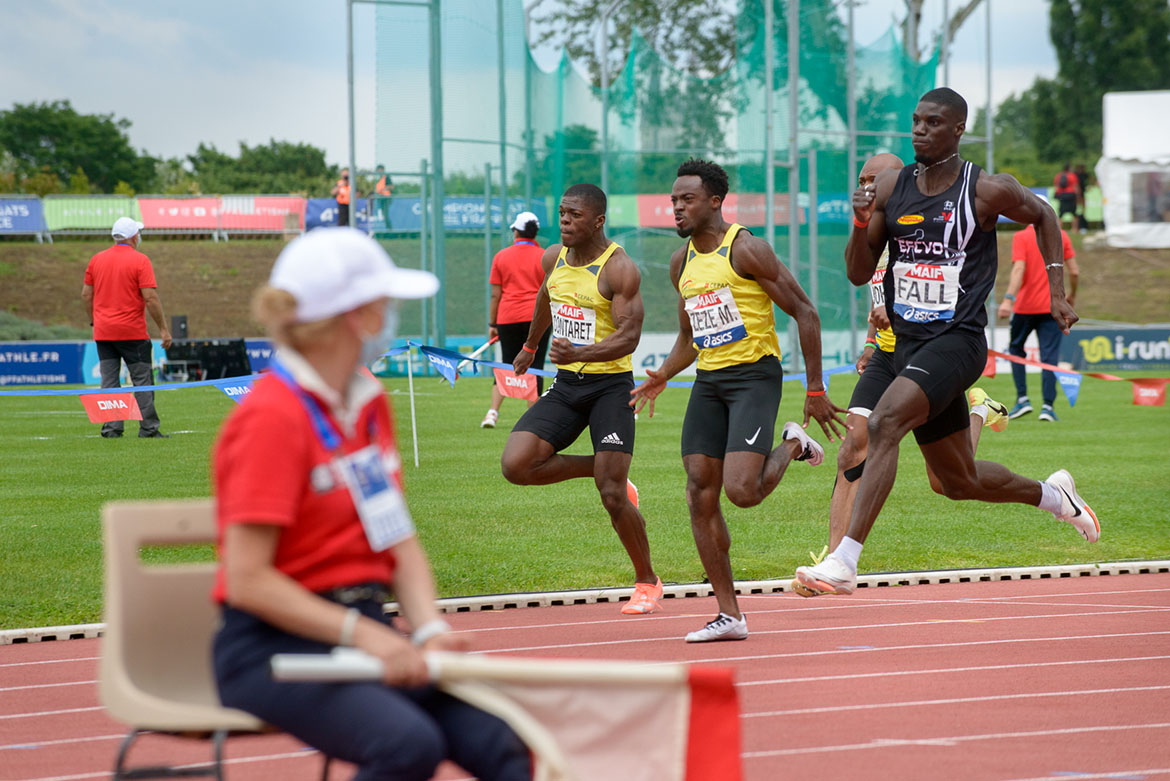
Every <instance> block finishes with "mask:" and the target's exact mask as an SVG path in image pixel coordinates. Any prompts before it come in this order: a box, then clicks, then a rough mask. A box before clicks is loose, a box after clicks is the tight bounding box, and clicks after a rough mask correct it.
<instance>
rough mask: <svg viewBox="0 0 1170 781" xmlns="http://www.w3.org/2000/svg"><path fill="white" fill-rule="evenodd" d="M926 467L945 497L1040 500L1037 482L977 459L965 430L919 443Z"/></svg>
mask: <svg viewBox="0 0 1170 781" xmlns="http://www.w3.org/2000/svg"><path fill="white" fill-rule="evenodd" d="M921 447H922V455H923V457H924V458H925V459H926V465H927V468H928V469H930V470H931V471H933V472H934V474H935V475H936V477H937V479H938V481H939V483H940V485H941V487H942V490H941V491H940V493H941V494H942V495H943V496H945V497H947V498H948V499H956V500H957V499H978V500H979V501H981V502H995V503H1007V502H1015V503H1017V504H1030V505H1032V506H1033V507H1035V506H1038V505H1039V504H1040V497H1041V489H1040V483H1039V482H1037V481H1036V480H1032V479H1030V478H1027V477H1024V476H1023V475H1017V474H1016V473H1015V472H1012V471H1011V470H1010V469H1008V468H1007V467H1005V466H1003V465H1002V464H997V463H995V462H993V461H976V460H975V456H974V454H973V453H972V450H971V440H970V438H969V435H968V434H967V432H966V431H956V432H955V433H954V434H951V435H950V436H949V437H944V438H943V439H940V440H939V441H937V442H931V443H930V444H929V445H922V446H921Z"/></svg>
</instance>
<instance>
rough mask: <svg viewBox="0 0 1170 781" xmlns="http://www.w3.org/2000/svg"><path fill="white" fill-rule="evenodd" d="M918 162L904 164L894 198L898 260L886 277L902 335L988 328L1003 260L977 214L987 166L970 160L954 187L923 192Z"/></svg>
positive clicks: (891, 216)
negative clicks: (989, 309) (977, 197)
mask: <svg viewBox="0 0 1170 781" xmlns="http://www.w3.org/2000/svg"><path fill="white" fill-rule="evenodd" d="M914 168H915V166H914V165H908V166H906V167H905V168H903V169H902V171H901V173H900V174H898V181H897V183H896V184H895V185H894V192H893V193H891V194H890V198H889V201H887V203H886V234H887V235H888V236H889V247H890V261H889V266H888V267H887V269H886V276H885V280H884V283H885V293H886V311H887V313H888V314H889V317H890V323H891V324H892V325H893V328H894V335H895V336H896V337H897V338H898V340H899V341H900V340H902V339H918V340H921V339H929V338H931V337H934V336H938V335H939V334H943V333H946V332H948V331H951V330H963V331H978V332H982V330H983V328H984V327H985V326H986V325H987V312H986V310H985V309H984V308H983V305H984V302H985V301H986V300H987V296H988V295H989V294H990V293H991V292H992V290H993V289H994V287H995V273H996V271H997V269H998V267H999V251H998V249H997V247H996V242H995V228H994V227H993V228H992V229H991V230H989V231H985V230H983V228H981V227H980V226H979V222H978V220H977V219H976V216H975V183H976V182H977V181H978V179H979V174H980V172H981V171H982V169H981V168H980V167H979V166H977V165H975V164H974V163H971V162H967V161H964V162H963V165H962V167H961V168H960V169H959V176H958V178H957V179H955V183H954V184H952V185H951V186H950V187H949V188H947V189H946V191H944V192H942V193H940V194H938V195H923V194H922V193H921V192H920V191H919V190H918V185H917V181H916V180H917V177H915V176H914Z"/></svg>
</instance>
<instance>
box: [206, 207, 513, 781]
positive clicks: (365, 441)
mask: <svg viewBox="0 0 1170 781" xmlns="http://www.w3.org/2000/svg"><path fill="white" fill-rule="evenodd" d="M438 288H439V281H438V280H437V279H436V278H435V276H434V275H433V274H430V273H428V272H425V271H411V270H406V269H399V268H397V267H395V266H394V264H393V262H391V260H390V258H389V256H387V255H386V252H385V250H383V249H382V247H381V246H380V245H379V244H378V243H377V242H375V241H374V240H373V239H371V238H370V237H369V236H366V235H364V234H362V233H359V232H358V231H355V230H353V229H349V228H324V229H321V230H317V231H313V232H311V233H308V234H306V235H305V236H302V237H300V238H297V239H294V240H293V241H292V242H291V243H290V244H289V245H288V246H287V247H286V248H285V249H284V251H283V252H281V253H280V257H278V258H277V260H276V265H275V266H274V267H273V269H272V273H271V275H270V277H269V280H268V285H267V286H266V287H263V288H261V289H260V290H259V291H258V292H257V294H256V296H255V298H254V309H255V313H256V319H257V320H258V321H260V322H261V323H263V324H264V325H265V326H266V327H267V329H268V332H269V334H270V336H271V337H272V339H273V341H274V342H276V344H277V345H278V349H277V353H276V359H275V360H274V361H273V364H272V367H271V371H269V372H267V373H266V374H265V375H264V376H263V377H261V378H260V379H259V380H257V381H256V386H255V390H254V391H253V392H252V393H251V395H249V396H248V398H247V399H246V400H245V401H244V403H243V404H241V405H240V406H239V407H237V408H236V409H235V411H234V412H233V413H232V414H231V416H230V417H229V418H228V419H227V421H226V422H225V423H224V425H223V428H222V430H221V431H220V434H219V438H218V440H217V441H216V444H215V452H214V478H213V479H214V485H215V494H216V513H217V523H218V525H219V545H218V554H219V560H220V564H219V571H218V572H217V573H216V582H215V589H214V592H213V598H214V599H215V600H216V601H217V602H218V603H219V604H220V606H221V609H222V614H221V620H220V627H219V630H218V632H217V633H216V636H215V641H214V644H213V649H212V656H213V664H214V670H215V678H216V683H217V685H218V689H219V696H220V698H221V700H222V701H223V703H224V704H225V705H227V706H229V707H232V708H240V709H241V710H245V711H247V712H249V713H252V714H254V715H256V716H257V717H259V718H260V719H262V720H264V721H265V722H266V723H268V724H272V725H273V726H275V727H278V728H280V729H282V730H284V731H285V732H288V733H289V734H291V735H293V736H295V737H296V738H298V739H299V740H301V741H303V742H304V743H306V744H308V745H310V746H312V747H314V748H316V749H318V750H320V751H322V752H323V753H325V754H326V755H327V756H330V757H336V758H337V759H341V760H344V761H346V762H352V763H354V764H356V765H357V766H358V772H357V775H356V778H359V779H376V778H377V779H391V778H394V779H420V780H421V779H429V778H431V777H432V776H433V775H434V772H435V768H436V767H437V766H438V765H439V763H440V762H441V761H442V760H443V759H452V760H454V761H455V762H456V763H458V764H459V765H460V766H461V767H463V769H464V770H466V771H468V773H469V774H470V775H473V776H475V777H476V778H479V779H484V781H489V780H490V781H521V780H522V779H524V780H527V779H530V778H531V763H530V761H529V754H528V750H527V748H525V746H524V745H523V744H522V743H521V742H520V740H519V739H518V738H517V737H516V735H515V734H514V733H513V732H512V730H511V729H509V728H508V727H507V725H505V724H504V723H503V722H502V721H500V720H499V719H498V718H496V717H495V716H492V715H490V714H488V713H485V712H484V711H481V710H480V709H478V708H476V707H474V706H472V705H468V704H466V703H464V702H463V701H461V700H457V699H455V698H454V697H452V696H450V695H448V694H446V693H444V692H442V691H440V690H438V689H436V688H435V687H434V686H430V685H427V682H428V676H427V667H426V663H425V662H424V660H423V653H424V652H428V651H456V650H463V649H464V648H465V647H466V641H465V640H464V639H461V638H460V637H459V636H458V635H454V634H451V632H450V629H451V628H450V627H449V626H448V625H447V623H446V622H445V621H443V619H442V618H441V617H440V615H439V611H438V609H437V607H436V606H435V583H434V578H433V576H432V575H431V568H430V564H429V562H428V561H427V555H426V552H425V551H424V550H423V548H422V545H421V544H420V543H419V540H418V537H417V535H416V534H415V530H414V524H413V522H412V520H411V517H410V513H409V510H408V509H407V506H406V502H405V499H404V497H403V493H402V492H403V486H402V459H401V458H400V456H399V453H398V448H397V445H396V444H395V437H394V424H393V420H392V418H391V413H390V408H389V405H388V404H387V403H386V395H385V393H384V390H383V388H382V384H381V383H380V382H378V381H377V380H376V379H375V378H374V377H373V376H372V375H371V374H370V373H369V371H367V370H366V368H365V367H364V366H363V365H362V364H363V363H366V362H369V361H371V360H372V359H373V358H374V357H376V356H377V355H380V354H381V353H382V352H383V351H384V350H385V349H386V347H388V346H389V345H390V343H391V341H393V339H394V332H395V324H396V322H397V319H398V318H397V311H398V302H399V301H401V300H405V299H420V298H426V297H429V296H432V295H434V293H435V291H436V290H438ZM391 588H392V589H393V591H394V597H395V599H396V600H397V601H398V605H399V609H400V610H401V611H402V614H403V616H404V618H405V620H406V621H407V622H408V623H409V625H410V627H411V630H412V632H411V636H410V637H409V638H407V637H405V636H403V635H402V634H400V633H399V632H398V631H396V630H395V629H394V628H393V626H392V625H391V623H390V619H389V617H388V616H386V615H385V613H384V612H383V603H384V602H385V601H386V599H387V597H388V595H389V593H390V589H391ZM336 646H353V647H355V648H358V649H361V650H362V651H365V652H366V653H368V654H371V655H373V656H375V657H377V658H378V659H379V660H380V661H381V662H382V665H383V673H382V680H381V681H355V682H325V683H308V682H304V683H302V682H296V683H289V682H283V681H276V680H273V677H272V673H271V671H270V669H269V659H270V658H271V657H272V655H273V654H276V653H329V652H330V651H331V650H332V649H333V648H334V647H336Z"/></svg>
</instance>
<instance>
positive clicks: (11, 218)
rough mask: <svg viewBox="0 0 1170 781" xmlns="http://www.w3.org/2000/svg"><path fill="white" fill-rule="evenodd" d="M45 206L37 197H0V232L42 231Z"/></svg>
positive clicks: (44, 229) (45, 228)
mask: <svg viewBox="0 0 1170 781" xmlns="http://www.w3.org/2000/svg"><path fill="white" fill-rule="evenodd" d="M46 230H48V228H47V227H46V226H45V207H44V204H42V203H41V200H40V199H39V198H0V233H42V232H44V231H46Z"/></svg>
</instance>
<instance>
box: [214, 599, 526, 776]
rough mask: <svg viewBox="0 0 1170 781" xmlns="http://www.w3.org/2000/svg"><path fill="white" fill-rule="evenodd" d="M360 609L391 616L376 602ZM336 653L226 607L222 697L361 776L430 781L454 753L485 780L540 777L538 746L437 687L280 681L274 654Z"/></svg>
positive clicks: (220, 644)
mask: <svg viewBox="0 0 1170 781" xmlns="http://www.w3.org/2000/svg"><path fill="white" fill-rule="evenodd" d="M355 607H358V608H359V609H360V610H361V611H362V612H363V613H364V614H365V615H367V616H370V617H372V618H376V619H378V620H385V619H384V618H383V616H382V608H381V605H379V604H378V603H376V602H373V601H368V602H363V603H360V604H358V605H355ZM331 649H332V647H331V646H329V645H327V644H325V643H318V642H316V641H313V640H306V639H304V638H301V637H297V636H295V635H290V634H287V633H285V632H283V631H281V630H279V629H276V628H274V627H272V626H270V625H268V624H266V623H264V622H262V621H260V620H259V619H257V618H255V617H253V616H251V615H250V614H248V613H244V612H241V611H239V610H235V609H233V608H227V607H225V608H224V610H223V625H222V627H221V628H220V630H219V632H218V633H217V634H216V636H215V642H214V649H213V660H214V666H215V677H216V681H217V682H218V685H219V696H220V699H221V701H222V702H223V704H224V705H226V706H228V707H232V708H238V709H240V710H243V711H247V712H248V713H251V714H254V715H255V716H257V717H259V718H260V719H262V720H264V722H266V723H268V724H271V725H273V726H274V727H278V728H280V729H281V730H283V731H285V732H287V733H289V734H290V735H293V736H294V737H296V738H297V739H299V740H301V741H302V742H304V743H305V744H307V745H309V746H312V747H313V748H316V749H318V750H319V751H321V752H323V753H324V754H326V755H328V756H330V757H334V758H336V759H341V760H344V761H346V762H352V763H353V764H355V765H357V766H358V773H357V775H356V776H355V777H354V778H355V779H360V781H372V780H373V779H393V780H394V781H399V780H401V781H427V779H430V778H431V777H432V776H433V775H434V773H435V769H436V767H437V766H438V765H439V763H440V762H442V761H443V760H444V759H450V760H451V761H453V762H455V763H456V764H458V765H459V766H460V767H462V768H463V769H464V770H466V771H468V772H469V773H471V774H473V775H475V776H476V777H477V778H479V779H481V781H530V780H531V778H532V770H531V761H530V758H529V752H528V749H527V747H525V746H524V744H523V743H522V742H521V741H520V739H519V738H517V737H516V734H515V733H514V732H512V730H511V728H509V727H508V726H507V725H506V724H505V723H504V722H503V721H501V720H500V719H498V718H496V717H495V716H493V715H491V714H489V713H485V712H484V711H481V710H479V709H478V708H475V707H473V706H471V705H468V704H467V703H465V702H463V701H462V700H458V699H456V698H454V697H451V696H450V695H447V694H445V693H443V692H441V691H439V690H438V689H436V688H434V687H427V688H423V689H398V688H392V687H390V686H386V685H384V684H382V683H377V682H360V683H284V682H278V681H274V680H273V679H272V675H271V672H270V671H269V665H268V660H269V659H270V658H271V657H272V655H273V654H276V653H328V652H329V651H330V650H331Z"/></svg>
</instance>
